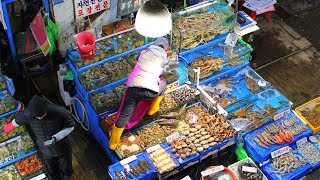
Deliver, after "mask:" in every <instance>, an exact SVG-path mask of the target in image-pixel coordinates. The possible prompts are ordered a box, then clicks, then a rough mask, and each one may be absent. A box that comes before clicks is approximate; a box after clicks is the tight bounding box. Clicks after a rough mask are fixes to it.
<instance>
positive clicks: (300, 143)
mask: <svg viewBox="0 0 320 180" xmlns="http://www.w3.org/2000/svg"><path fill="white" fill-rule="evenodd" d="M307 142H308V139H307V137H304V138H302V139H300V140H299V141H297V142H296V143H297V146H298V147H302V146H303V145H304V144H305V143H307Z"/></svg>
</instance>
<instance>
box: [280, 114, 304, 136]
mask: <svg viewBox="0 0 320 180" xmlns="http://www.w3.org/2000/svg"><path fill="white" fill-rule="evenodd" d="M281 125H282V127H283V128H286V129H287V130H288V131H289V132H290V133H291V134H293V135H294V136H295V135H298V134H301V133H302V132H304V131H305V130H306V128H307V126H306V125H305V124H303V123H299V122H298V120H297V119H296V118H294V117H291V118H287V119H285V120H284V121H282V123H281Z"/></svg>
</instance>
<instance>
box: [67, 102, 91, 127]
mask: <svg viewBox="0 0 320 180" xmlns="http://www.w3.org/2000/svg"><path fill="white" fill-rule="evenodd" d="M75 102H78V103H79V104H80V106H81V110H82V116H81V117H82V119H81V118H80V117H79V115H78V111H77V108H76V105H75ZM69 107H70V111H69V112H70V114H71V116H72V117H73V118H74V119H75V120H76V121H77V122H78V123H79V124H80V125H81V126H82V128H83V129H84V130H86V131H89V130H90V121H89V117H88V112H87V110H86V108H85V107H84V105H83V103H82V101H81V100H80V99H78V98H71V102H70V106H69ZM73 112H74V114H75V115H74V114H72V113H73ZM85 121H87V122H88V127H86V126H85V125H84V122H85Z"/></svg>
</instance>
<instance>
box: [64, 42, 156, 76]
mask: <svg viewBox="0 0 320 180" xmlns="http://www.w3.org/2000/svg"><path fill="white" fill-rule="evenodd" d="M112 41H113V44H114V46H115V48H116V49H118V45H117V44H116V43H115V42H114V40H112ZM146 43H147V44H146ZM151 44H152V43H148V42H146V41H145V45H143V46H141V47H138V48H135V49H132V48H131V47H130V46H129V47H128V50H125V51H123V53H114V54H110V56H108V57H105V58H104V59H100V58H98V59H97V60H96V61H92V60H86V61H88V64H86V63H84V62H85V61H83V60H82V59H81V57H80V53H79V52H78V50H75V49H72V48H70V49H68V51H67V59H69V61H71V64H72V66H73V67H74V68H75V69H77V70H81V69H83V68H86V67H87V66H90V65H95V64H97V63H100V62H102V61H108V60H110V59H112V58H114V57H121V56H123V55H124V54H128V53H132V52H134V51H136V50H137V49H143V48H145V49H146V48H147V47H149V46H150V45H151ZM101 45H102V44H101V43H100V42H97V43H96V46H97V47H100V46H101ZM100 51H101V50H98V49H97V50H96V54H100ZM99 59H100V60H99ZM77 62H81V63H80V64H79V66H78V65H76V63H77Z"/></svg>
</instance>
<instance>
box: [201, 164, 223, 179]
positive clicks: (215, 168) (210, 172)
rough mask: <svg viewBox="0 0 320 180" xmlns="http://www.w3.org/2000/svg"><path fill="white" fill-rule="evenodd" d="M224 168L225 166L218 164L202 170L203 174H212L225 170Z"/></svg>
mask: <svg viewBox="0 0 320 180" xmlns="http://www.w3.org/2000/svg"><path fill="white" fill-rule="evenodd" d="M223 170H224V166H222V165H221V166H217V167H214V168H212V169H208V170H205V171H202V172H201V176H204V177H205V176H209V175H211V174H215V173H217V172H220V171H223Z"/></svg>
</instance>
